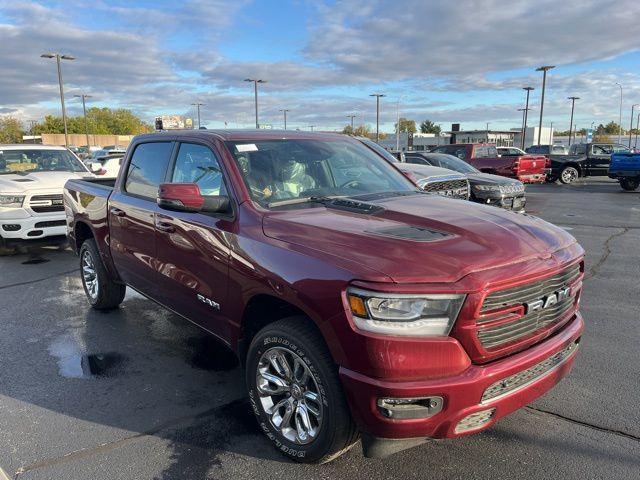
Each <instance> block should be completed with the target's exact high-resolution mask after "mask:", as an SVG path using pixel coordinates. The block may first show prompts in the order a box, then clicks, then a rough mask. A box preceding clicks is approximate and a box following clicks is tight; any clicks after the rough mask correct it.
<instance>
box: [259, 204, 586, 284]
mask: <svg viewBox="0 0 640 480" xmlns="http://www.w3.org/2000/svg"><path fill="white" fill-rule="evenodd" d="M368 203H371V204H374V205H377V206H379V207H383V208H384V210H381V211H379V212H377V213H375V214H365V213H353V212H350V211H344V210H338V209H335V208H333V207H325V206H322V205H317V206H314V207H312V208H299V207H298V208H295V209H293V208H292V209H288V210H285V211H278V212H271V213H270V214H268V215H266V216H265V217H264V220H263V229H264V233H265V235H267V236H268V237H271V238H274V239H278V240H281V241H283V242H287V243H290V244H296V245H299V246H302V247H304V248H309V249H312V250H315V251H321V252H324V253H326V254H329V255H332V256H336V257H340V258H343V259H346V260H349V261H351V262H355V263H356V264H358V265H361V266H363V267H367V268H368V269H369V270H374V271H377V272H379V273H382V274H384V275H386V276H387V277H389V278H391V279H392V280H393V281H395V282H398V283H424V282H429V283H431V282H434V283H440V282H443V283H450V282H456V281H458V280H459V279H461V278H462V277H464V276H466V275H467V274H469V273H472V272H476V271H481V270H486V269H490V268H496V267H500V266H504V265H509V264H514V263H518V262H523V261H526V260H530V259H532V258H546V257H548V256H549V255H550V254H552V253H553V252H555V251H557V250H560V249H562V248H565V247H568V246H569V245H571V244H572V243H574V242H575V239H574V238H573V237H572V236H571V235H569V234H568V233H567V232H565V231H564V230H562V229H560V228H558V227H556V226H554V225H552V224H550V223H547V222H545V221H544V220H541V219H539V218H536V217H532V216H529V215H522V214H515V213H512V212H508V211H504V210H502V209H499V208H495V207H487V206H483V205H479V204H474V203H471V202H466V201H463V200H454V199H448V198H442V197H439V196H436V195H411V196H403V197H394V198H386V199H381V200H374V201H371V202H368ZM305 207H306V205H305ZM361 280H368V279H367V278H362V279H361Z"/></svg>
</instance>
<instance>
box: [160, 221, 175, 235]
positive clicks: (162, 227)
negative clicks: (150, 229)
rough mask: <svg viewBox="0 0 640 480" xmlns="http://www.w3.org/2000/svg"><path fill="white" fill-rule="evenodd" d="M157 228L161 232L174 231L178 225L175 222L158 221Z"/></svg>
mask: <svg viewBox="0 0 640 480" xmlns="http://www.w3.org/2000/svg"><path fill="white" fill-rule="evenodd" d="M156 228H157V229H158V230H160V231H161V232H166V233H173V232H175V231H176V227H174V226H173V224H171V223H168V222H161V221H156Z"/></svg>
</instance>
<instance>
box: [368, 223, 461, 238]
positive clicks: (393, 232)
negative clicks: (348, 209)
mask: <svg viewBox="0 0 640 480" xmlns="http://www.w3.org/2000/svg"><path fill="white" fill-rule="evenodd" d="M367 233H372V234H374V235H384V236H386V237H393V238H401V239H403V240H412V241H414V242H437V241H438V240H444V239H445V238H449V237H451V236H452V235H450V234H448V233H443V232H439V231H437V230H431V229H428V228H423V227H415V226H412V225H402V226H399V227H391V228H381V229H380V230H371V231H368V232H367Z"/></svg>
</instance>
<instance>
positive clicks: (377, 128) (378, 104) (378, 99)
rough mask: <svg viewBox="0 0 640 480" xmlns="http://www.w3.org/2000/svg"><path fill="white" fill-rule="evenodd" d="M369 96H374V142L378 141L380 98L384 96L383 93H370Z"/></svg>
mask: <svg viewBox="0 0 640 480" xmlns="http://www.w3.org/2000/svg"><path fill="white" fill-rule="evenodd" d="M369 96H370V97H376V143H380V98H381V97H386V95H385V94H384V93H372V94H371V95H369Z"/></svg>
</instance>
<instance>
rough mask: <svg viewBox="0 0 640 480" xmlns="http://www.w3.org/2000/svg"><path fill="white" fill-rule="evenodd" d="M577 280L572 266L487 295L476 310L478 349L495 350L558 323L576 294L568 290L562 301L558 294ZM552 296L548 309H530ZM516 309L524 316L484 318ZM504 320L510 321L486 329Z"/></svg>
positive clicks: (577, 273)
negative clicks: (522, 308) (542, 277)
mask: <svg viewBox="0 0 640 480" xmlns="http://www.w3.org/2000/svg"><path fill="white" fill-rule="evenodd" d="M579 277H580V265H573V266H571V267H569V268H567V269H565V270H563V271H562V272H560V273H558V274H556V275H553V276H551V277H549V278H545V279H543V280H538V281H536V282H534V283H530V284H526V285H521V286H518V287H514V288H509V289H507V290H501V291H498V292H494V293H490V294H489V295H487V297H486V298H485V300H484V302H483V304H482V308H481V310H480V313H481V314H482V315H484V316H483V317H481V318H478V319H477V320H476V325H477V327H478V339H479V340H480V343H481V344H482V346H483V347H484V348H485V349H488V350H490V349H493V348H497V347H500V346H502V345H504V344H506V343H511V342H514V341H516V340H519V339H522V338H524V337H527V336H529V335H531V334H534V333H536V332H538V331H540V330H542V329H544V328H546V327H549V326H551V325H554V324H558V323H560V322H561V321H562V320H563V319H564V318H565V317H566V315H565V314H566V313H567V312H569V311H570V310H571V308H572V306H573V305H574V304H575V300H576V294H577V292H576V291H575V289H570V291H569V293H568V296H566V297H565V298H561V296H560V295H559V294H558V292H559V291H561V290H563V289H565V288H567V287H569V286H571V285H572V284H573V283H575V281H576V280H577V279H578V278H579ZM554 295H555V297H554V298H558V300H557V302H556V303H553V302H549V305H548V306H546V307H543V308H537V309H534V308H533V307H532V306H533V305H534V304H535V302H540V301H542V302H544V303H546V302H547V300H548V299H549V298H550V297H553V296H554ZM520 306H523V307H524V312H523V313H520V314H519V313H518V312H516V311H510V312H504V314H502V316H501V314H500V312H497V313H496V315H497V316H496V315H491V314H488V315H487V313H488V312H492V311H494V310H501V309H509V308H512V307H520ZM528 310H531V311H528ZM508 317H511V318H512V320H511V321H507V322H501V323H499V324H498V325H492V326H489V325H487V324H489V323H490V322H491V323H493V322H495V321H496V320H499V319H501V318H508ZM484 325H487V326H486V327H485V326H484Z"/></svg>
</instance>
